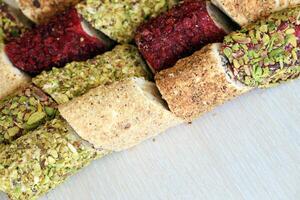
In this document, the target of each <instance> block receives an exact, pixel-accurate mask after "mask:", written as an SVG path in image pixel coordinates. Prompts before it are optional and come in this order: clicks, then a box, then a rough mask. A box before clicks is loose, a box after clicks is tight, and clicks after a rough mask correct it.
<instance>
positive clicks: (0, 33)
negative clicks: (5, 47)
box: [0, 0, 26, 42]
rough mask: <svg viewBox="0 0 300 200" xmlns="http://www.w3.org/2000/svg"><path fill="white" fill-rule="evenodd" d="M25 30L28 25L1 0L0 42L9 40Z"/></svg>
mask: <svg viewBox="0 0 300 200" xmlns="http://www.w3.org/2000/svg"><path fill="white" fill-rule="evenodd" d="M25 30H26V26H25V25H24V24H22V23H21V22H20V21H19V19H18V18H17V16H16V14H15V13H14V12H13V10H12V8H11V7H9V6H8V5H7V4H6V3H4V2H3V1H2V0H0V42H1V41H4V42H7V41H9V40H10V39H12V38H14V37H17V36H19V35H21V34H22V33H23V32H24V31H25Z"/></svg>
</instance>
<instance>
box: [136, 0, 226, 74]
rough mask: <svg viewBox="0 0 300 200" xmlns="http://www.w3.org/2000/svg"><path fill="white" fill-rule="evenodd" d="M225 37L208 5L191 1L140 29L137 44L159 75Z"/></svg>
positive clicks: (152, 20) (203, 2)
mask: <svg viewBox="0 0 300 200" xmlns="http://www.w3.org/2000/svg"><path fill="white" fill-rule="evenodd" d="M225 35H226V32H225V31H224V30H223V29H221V28H219V27H218V26H217V25H216V24H215V22H214V21H213V20H212V18H211V17H210V15H209V13H208V11H207V3H206V1H199V0H192V1H186V2H184V3H182V4H179V5H177V6H175V7H174V8H172V9H171V10H170V11H168V12H167V13H165V14H162V15H160V16H159V17H157V18H154V19H151V20H149V21H148V22H147V23H145V24H144V25H142V26H141V27H139V29H138V30H137V34H136V37H135V41H136V44H137V45H138V48H139V50H140V52H141V53H142V55H143V57H144V58H145V59H146V60H147V62H148V63H149V65H150V66H151V67H152V69H153V70H154V71H160V70H162V69H165V68H168V67H172V66H173V65H174V64H175V63H176V61H177V60H179V59H180V58H182V57H184V56H187V55H189V54H190V53H191V52H194V51H195V50H197V49H200V48H201V47H203V46H204V45H205V44H208V43H213V42H220V41H222V40H223V38H224V36H225Z"/></svg>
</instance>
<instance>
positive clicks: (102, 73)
mask: <svg viewBox="0 0 300 200" xmlns="http://www.w3.org/2000/svg"><path fill="white" fill-rule="evenodd" d="M128 77H145V78H146V79H149V78H150V77H151V74H150V72H148V70H147V66H146V64H145V63H144V61H143V59H142V58H141V56H140V54H139V52H138V50H137V48H136V47H135V46H133V45H129V44H124V45H118V46H116V47H115V48H114V49H113V50H112V51H110V52H106V53H104V54H102V55H99V56H97V57H95V58H93V59H91V60H88V61H85V62H73V63H70V64H67V65H66V66H65V67H64V68H60V69H58V68H54V69H52V70H51V71H47V72H46V71H45V72H43V73H42V74H40V75H39V76H37V77H35V78H34V79H33V82H34V83H35V84H36V85H37V86H38V87H40V88H41V89H42V90H44V91H45V92H46V93H48V94H49V95H50V96H52V97H53V99H54V100H55V101H56V102H57V103H59V104H62V103H66V102H68V101H69V100H71V99H73V98H74V97H77V96H80V95H82V94H84V93H86V92H87V91H88V90H89V89H91V88H95V87H97V86H100V85H105V84H109V83H112V82H114V81H118V80H122V79H125V78H128Z"/></svg>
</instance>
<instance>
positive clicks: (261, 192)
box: [0, 81, 300, 200]
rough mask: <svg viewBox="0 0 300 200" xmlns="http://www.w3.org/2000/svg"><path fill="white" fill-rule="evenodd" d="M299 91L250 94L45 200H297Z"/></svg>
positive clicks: (110, 160)
mask: <svg viewBox="0 0 300 200" xmlns="http://www.w3.org/2000/svg"><path fill="white" fill-rule="evenodd" d="M299 91H300V81H295V82H292V83H288V84H284V85H281V86H279V87H277V88H272V89H269V90H256V91H252V92H250V93H248V94H246V95H244V96H242V97H240V98H238V99H236V100H234V101H232V102H229V103H227V104H225V105H223V106H221V107H219V108H217V109H216V110H214V111H213V112H211V113H208V114H206V115H205V116H203V117H202V118H200V119H199V120H197V121H195V122H194V123H193V124H192V125H181V126H179V127H176V128H173V129H171V130H169V131H167V133H165V134H162V135H160V136H158V137H156V138H155V141H153V140H148V141H146V142H144V143H142V144H140V145H139V146H137V147H135V148H133V149H130V150H128V151H124V152H121V153H115V154H112V155H109V156H107V157H105V158H103V159H100V160H98V161H95V162H94V163H93V164H92V165H90V166H89V167H87V168H85V169H83V170H82V171H81V172H80V173H78V174H77V175H75V176H73V177H71V178H70V179H69V180H68V181H67V182H65V183H64V184H63V185H61V186H59V187H58V188H56V189H55V190H54V191H51V192H50V193H49V194H47V195H46V196H45V197H43V198H42V200H102V199H103V200H127V199H128V200H160V199H161V200H169V199H170V200H177V199H178V200H181V199H183V200H186V199H187V200H190V199H205V200H206V199H207V200H214V199H216V200H228V199H232V200H239V199H246V200H268V199H271V200H277V199H278V200H299V199H300V92H299ZM5 199H6V197H5V195H4V194H3V195H0V200H5Z"/></svg>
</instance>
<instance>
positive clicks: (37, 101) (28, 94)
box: [0, 86, 57, 144]
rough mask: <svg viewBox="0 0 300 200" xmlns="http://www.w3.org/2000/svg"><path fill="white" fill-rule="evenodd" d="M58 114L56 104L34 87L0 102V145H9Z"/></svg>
mask: <svg viewBox="0 0 300 200" xmlns="http://www.w3.org/2000/svg"><path fill="white" fill-rule="evenodd" d="M56 114H57V109H56V104H55V103H54V101H53V100H52V99H51V98H49V97H48V96H47V95H46V94H44V93H43V92H42V91H41V90H40V89H38V88H36V87H34V86H28V87H26V88H25V89H22V90H19V91H18V92H16V93H15V94H13V95H11V96H9V97H6V98H4V99H2V100H1V101H0V144H1V143H4V144H9V143H11V142H12V141H14V140H16V139H17V138H19V137H21V136H22V135H25V134H27V133H28V132H29V131H30V130H33V129H35V128H37V127H38V126H39V125H41V124H43V123H45V121H47V120H50V119H52V118H54V117H55V116H56Z"/></svg>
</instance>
